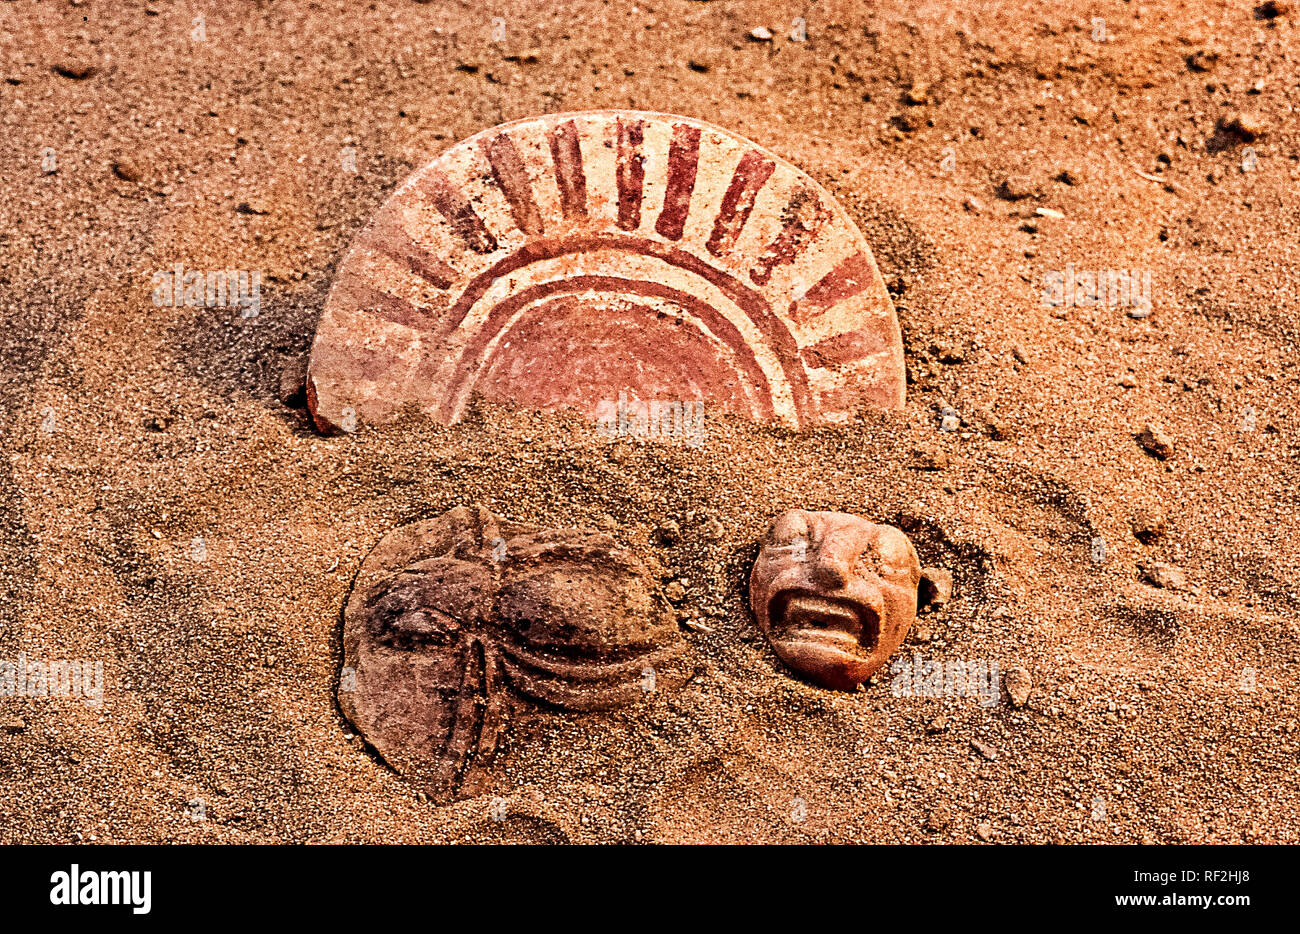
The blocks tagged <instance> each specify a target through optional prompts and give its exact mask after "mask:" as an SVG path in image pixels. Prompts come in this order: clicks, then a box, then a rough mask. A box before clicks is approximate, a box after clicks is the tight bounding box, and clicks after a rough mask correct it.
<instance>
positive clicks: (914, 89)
mask: <svg viewBox="0 0 1300 934" xmlns="http://www.w3.org/2000/svg"><path fill="white" fill-rule="evenodd" d="M929 96H930V86H929V85H928V84H926V83H925V82H924V81H917V82H916V83H914V84H913V85H912V86H911V87H910V88H908V89H907V90H906V91H904V92H903V103H905V104H908V105H910V106H912V107H919V106H921V105H922V104H924V103H925V102H926V100H927V99H928V98H929Z"/></svg>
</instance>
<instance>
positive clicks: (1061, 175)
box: [1053, 169, 1083, 187]
mask: <svg viewBox="0 0 1300 934" xmlns="http://www.w3.org/2000/svg"><path fill="white" fill-rule="evenodd" d="M1053 178H1054V179H1055V180H1056V181H1058V182H1060V183H1061V184H1062V185H1070V186H1071V187H1073V186H1074V185H1078V184H1079V183H1080V182H1081V181H1083V176H1082V175H1081V174H1080V173H1079V172H1077V171H1076V170H1074V169H1061V171H1059V172H1057V173H1056V175H1054V176H1053Z"/></svg>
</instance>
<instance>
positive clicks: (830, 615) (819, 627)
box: [768, 590, 880, 653]
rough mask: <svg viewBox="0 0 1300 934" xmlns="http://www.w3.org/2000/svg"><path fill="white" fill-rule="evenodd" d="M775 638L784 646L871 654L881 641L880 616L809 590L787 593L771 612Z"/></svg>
mask: <svg viewBox="0 0 1300 934" xmlns="http://www.w3.org/2000/svg"><path fill="white" fill-rule="evenodd" d="M768 619H769V620H770V627H771V630H772V635H773V636H774V637H775V638H776V639H778V640H780V641H782V642H816V643H821V644H824V645H827V646H830V647H834V648H839V649H841V650H850V651H852V650H857V649H865V650H866V651H867V652H868V653H870V652H871V651H872V650H873V649H875V647H876V643H877V642H878V641H879V639H880V615H879V614H878V613H877V612H876V611H875V610H873V609H871V608H870V607H867V606H863V605H862V604H860V603H856V602H854V601H852V600H844V599H840V598H838V597H827V596H825V595H823V594H819V593H814V592H812V591H808V590H783V591H781V592H780V593H778V594H777V595H776V596H775V597H773V598H772V602H771V604H770V606H769V609H768Z"/></svg>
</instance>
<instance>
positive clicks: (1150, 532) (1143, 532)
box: [1132, 509, 1168, 545]
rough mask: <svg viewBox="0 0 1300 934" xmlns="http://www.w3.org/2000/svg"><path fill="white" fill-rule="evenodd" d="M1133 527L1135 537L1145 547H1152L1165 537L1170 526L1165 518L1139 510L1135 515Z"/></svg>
mask: <svg viewBox="0 0 1300 934" xmlns="http://www.w3.org/2000/svg"><path fill="white" fill-rule="evenodd" d="M1132 527H1133V537H1134V538H1136V539H1137V540H1138V541H1140V542H1141V543H1142V544H1144V545H1150V544H1152V543H1153V542H1156V541H1159V540H1160V539H1161V538H1163V537H1164V534H1165V532H1166V530H1167V529H1168V524H1167V522H1166V521H1165V517H1164V516H1162V515H1159V514H1157V513H1152V512H1148V511H1147V510H1145V509H1139V510H1138V511H1137V512H1136V513H1134V514H1133V526H1132Z"/></svg>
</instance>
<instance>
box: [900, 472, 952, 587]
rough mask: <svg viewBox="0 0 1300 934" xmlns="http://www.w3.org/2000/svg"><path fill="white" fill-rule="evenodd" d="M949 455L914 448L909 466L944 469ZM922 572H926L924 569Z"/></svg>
mask: <svg viewBox="0 0 1300 934" xmlns="http://www.w3.org/2000/svg"><path fill="white" fill-rule="evenodd" d="M948 463H949V461H948V455H947V454H945V453H943V452H942V451H927V450H925V449H924V448H914V449H913V450H912V459H911V460H910V461H909V462H908V464H907V466H908V467H909V468H910V469H912V470H943V469H944V468H945V467H947V466H948ZM921 573H922V574H924V573H925V572H924V571H922V572H921Z"/></svg>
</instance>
